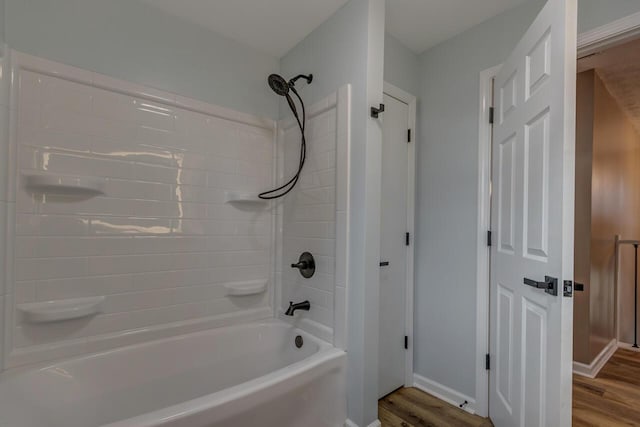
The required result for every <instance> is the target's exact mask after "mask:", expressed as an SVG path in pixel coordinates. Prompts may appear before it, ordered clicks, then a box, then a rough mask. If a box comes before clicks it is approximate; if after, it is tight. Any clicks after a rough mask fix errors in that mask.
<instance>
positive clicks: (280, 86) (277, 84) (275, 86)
mask: <svg viewBox="0 0 640 427" xmlns="http://www.w3.org/2000/svg"><path fill="white" fill-rule="evenodd" d="M269 87H271V89H272V90H273V91H274V92H275V93H277V94H278V95H280V96H289V83H287V81H286V80H285V79H284V78H283V77H282V76H280V75H278V74H271V75H270V76H269Z"/></svg>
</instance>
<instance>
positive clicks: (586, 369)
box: [573, 339, 618, 378]
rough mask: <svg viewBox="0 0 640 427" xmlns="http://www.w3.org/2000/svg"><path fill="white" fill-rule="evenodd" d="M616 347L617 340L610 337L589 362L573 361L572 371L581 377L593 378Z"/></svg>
mask: <svg viewBox="0 0 640 427" xmlns="http://www.w3.org/2000/svg"><path fill="white" fill-rule="evenodd" d="M617 349H618V342H617V341H616V340H615V339H612V340H611V341H609V344H607V345H606V346H605V347H604V348H603V349H602V351H601V352H600V353H599V354H598V355H597V356H596V358H595V359H593V361H592V362H591V363H590V364H588V365H586V364H584V363H580V362H573V373H574V374H577V375H582V376H583V377H588V378H595V377H596V376H597V375H598V372H600V369H602V367H603V366H604V365H605V364H606V363H607V362H608V361H609V359H610V358H611V356H613V354H614V353H615V352H616V350H617Z"/></svg>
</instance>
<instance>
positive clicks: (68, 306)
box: [18, 296, 104, 323]
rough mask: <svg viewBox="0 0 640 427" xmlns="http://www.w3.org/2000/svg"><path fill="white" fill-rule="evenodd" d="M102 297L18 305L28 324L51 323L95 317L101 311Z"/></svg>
mask: <svg viewBox="0 0 640 427" xmlns="http://www.w3.org/2000/svg"><path fill="white" fill-rule="evenodd" d="M103 301H104V297H102V296H100V297H89V298H74V299H66V300H57V301H46V302H34V303H28V304H20V305H18V310H20V311H21V312H22V315H23V316H24V320H25V321H26V322H29V323H51V322H61V321H63V320H71V319H79V318H81V317H89V316H93V315H96V314H98V313H100V312H101V311H102V302H103Z"/></svg>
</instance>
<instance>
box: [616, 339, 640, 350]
mask: <svg viewBox="0 0 640 427" xmlns="http://www.w3.org/2000/svg"><path fill="white" fill-rule="evenodd" d="M618 348H624V349H625V350H631V351H637V352H639V353H640V348H637V347H634V346H633V344H631V343H628V342H620V341H618Z"/></svg>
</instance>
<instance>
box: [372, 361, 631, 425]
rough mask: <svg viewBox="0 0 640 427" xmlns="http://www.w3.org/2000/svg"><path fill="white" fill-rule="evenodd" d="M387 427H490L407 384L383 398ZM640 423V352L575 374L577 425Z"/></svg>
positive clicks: (380, 404)
mask: <svg viewBox="0 0 640 427" xmlns="http://www.w3.org/2000/svg"><path fill="white" fill-rule="evenodd" d="M378 418H379V420H380V422H381V423H382V427H414V426H415V427H417V426H421V427H422V426H429V427H447V426H452V427H490V426H492V425H493V424H492V423H491V421H489V420H488V419H486V418H480V417H478V416H474V415H471V414H469V413H467V412H465V411H463V410H461V409H459V408H456V407H455V406H452V405H449V404H448V403H445V402H443V401H441V400H440V399H437V398H435V397H433V396H431V395H429V394H427V393H425V392H423V391H421V390H418V389H416V388H401V389H400V390H397V391H395V392H393V393H391V394H390V395H388V396H385V397H383V398H382V399H380V401H379V402H378ZM587 426H588V427H618V426H640V352H635V351H631V350H625V349H619V350H618V351H617V352H616V353H615V354H614V355H613V356H612V357H611V359H609V361H608V362H607V364H606V365H605V366H604V367H603V368H602V370H601V371H600V373H599V374H598V377H597V378H594V379H591V378H586V377H582V376H580V375H574V377H573V427H587Z"/></svg>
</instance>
